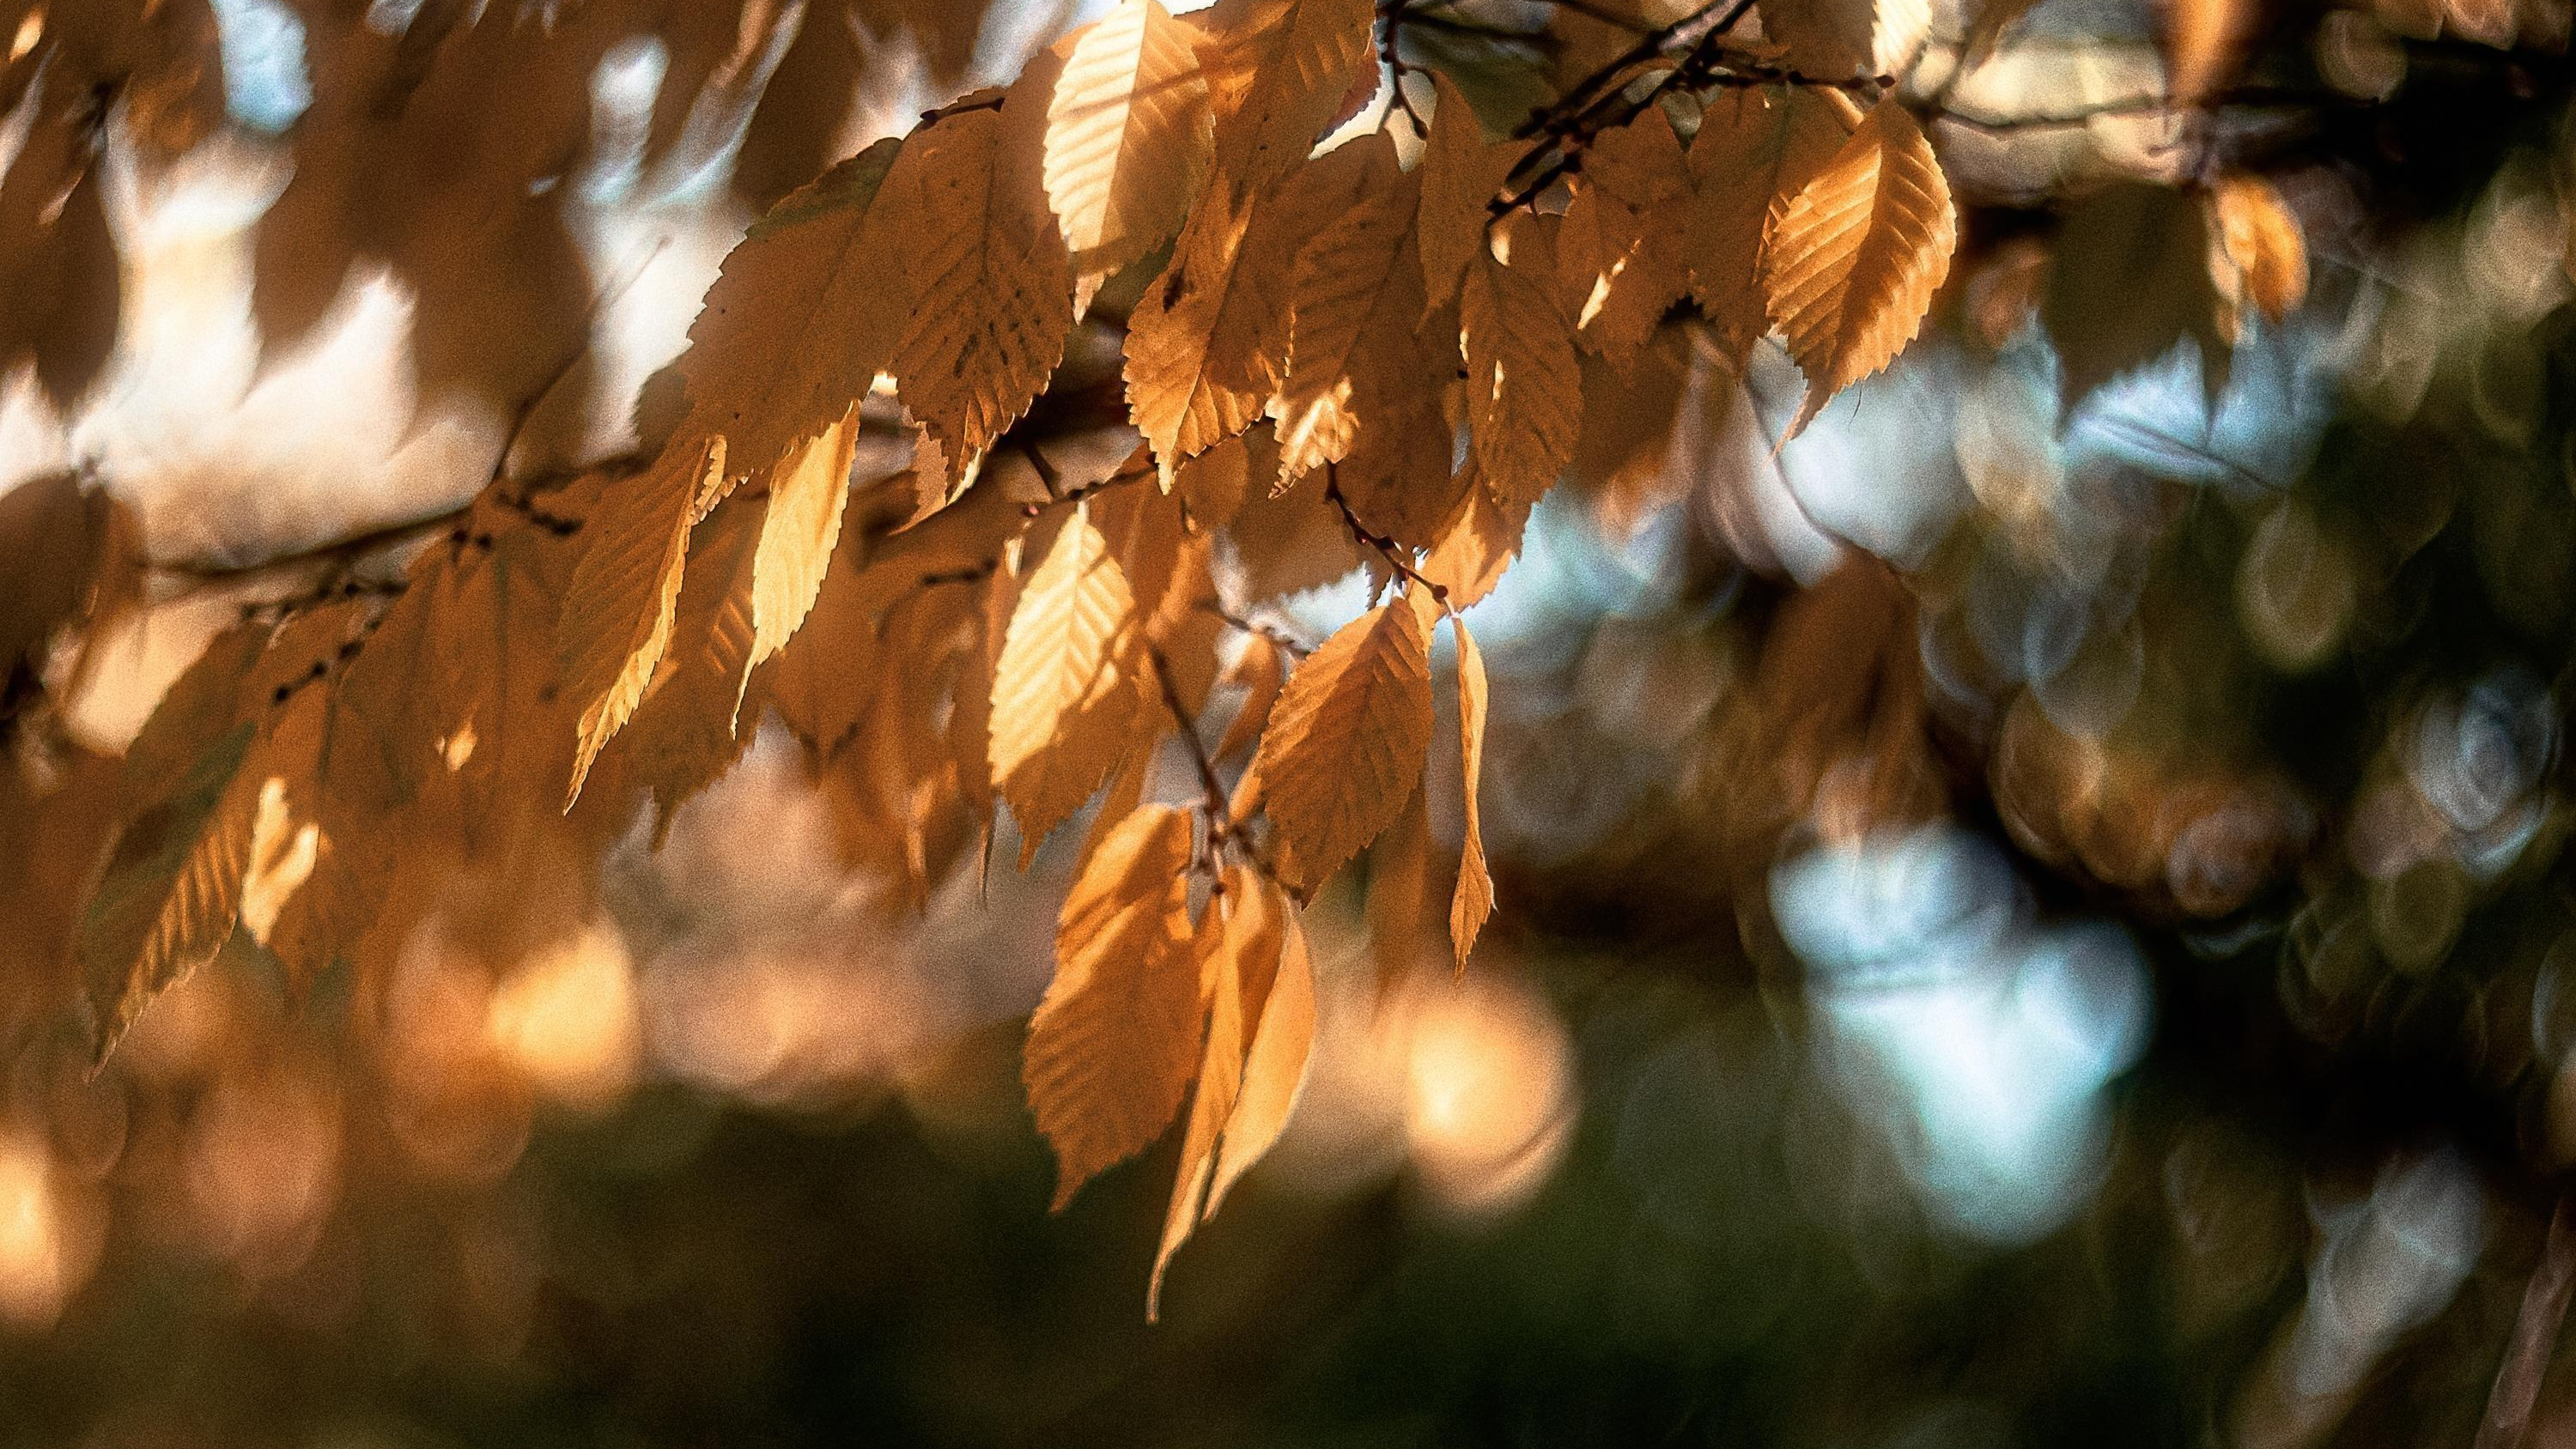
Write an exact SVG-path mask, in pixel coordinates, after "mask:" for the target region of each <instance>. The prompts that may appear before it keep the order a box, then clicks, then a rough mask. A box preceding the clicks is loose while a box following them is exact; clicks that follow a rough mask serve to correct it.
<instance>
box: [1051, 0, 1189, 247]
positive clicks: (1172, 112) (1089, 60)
mask: <svg viewBox="0 0 2576 1449" xmlns="http://www.w3.org/2000/svg"><path fill="white" fill-rule="evenodd" d="M1057 50H1058V52H1059V53H1061V54H1062V55H1063V57H1064V72H1063V74H1062V75H1060V76H1058V77H1057V78H1056V83H1055V95H1054V97H1053V99H1052V100H1051V101H1050V102H1049V103H1048V106H1047V132H1046V193H1047V201H1048V203H1049V204H1050V205H1051V206H1053V207H1054V209H1055V215H1056V221H1057V222H1058V224H1059V225H1061V226H1062V227H1063V229H1064V242H1065V245H1066V247H1068V248H1070V249H1071V251H1072V254H1073V256H1072V261H1073V265H1074V267H1075V269H1076V270H1077V271H1078V272H1080V273H1082V274H1085V275H1097V274H1100V273H1105V272H1113V271H1116V270H1117V269H1118V268H1120V267H1123V266H1125V265H1127V264H1128V263H1129V262H1132V261H1135V260H1136V259H1137V258H1139V257H1141V256H1143V255H1145V253H1147V252H1149V251H1151V250H1153V248H1154V247H1155V245H1156V244H1158V243H1160V242H1161V241H1162V240H1163V239H1164V238H1165V237H1168V236H1170V235H1171V234H1172V233H1173V232H1174V231H1176V230H1178V229H1179V227H1180V224H1181V219H1182V217H1183V216H1184V215H1186V214H1187V212H1188V210H1189V205H1190V198H1191V197H1192V196H1193V195H1195V194H1196V192H1197V190H1198V184H1199V180H1200V177H1201V175H1202V174H1203V173H1204V172H1205V170H1206V167H1207V158H1208V151H1209V148H1210V146H1211V145H1212V144H1213V132H1212V130H1211V119H1210V117H1209V114H1208V95H1207V78H1206V77H1205V76H1203V75H1202V74H1200V71H1199V57H1198V42H1197V38H1196V32H1195V31H1193V30H1192V29H1191V28H1190V27H1189V26H1187V25H1185V24H1182V23H1181V22H1179V21H1176V20H1174V19H1173V18H1172V16H1171V14H1170V12H1169V11H1166V10H1165V9H1164V8H1163V6H1162V3H1161V0H1119V4H1118V7H1117V8H1116V9H1114V10H1112V11H1110V12H1109V14H1108V15H1106V16H1104V17H1102V18H1101V20H1100V21H1099V23H1097V24H1095V25H1091V26H1089V27H1086V28H1085V29H1083V30H1081V31H1079V32H1077V33H1076V34H1074V35H1073V36H1072V37H1070V38H1069V39H1067V40H1065V41H1062V42H1060V43H1059V44H1058V46H1057Z"/></svg>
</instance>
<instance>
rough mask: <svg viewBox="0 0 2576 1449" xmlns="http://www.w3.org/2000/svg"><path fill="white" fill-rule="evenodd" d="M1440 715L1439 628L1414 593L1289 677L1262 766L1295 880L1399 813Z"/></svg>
mask: <svg viewBox="0 0 2576 1449" xmlns="http://www.w3.org/2000/svg"><path fill="white" fill-rule="evenodd" d="M1431 718H1432V709H1431V660H1430V652H1429V639H1428V636H1427V632H1426V630H1425V627H1424V621H1423V617H1422V614H1421V613H1420V611H1419V610H1418V609H1417V608H1416V607H1415V605H1414V604H1413V603H1412V602H1411V601H1410V600H1409V599H1407V600H1399V601H1397V602H1395V603H1391V604H1385V605H1381V606H1379V607H1378V608H1375V609H1371V610H1369V611H1368V612H1367V613H1365V614H1363V615H1361V616H1360V617H1359V618H1357V619H1355V620H1353V621H1351V622H1350V623H1348V624H1346V625H1344V626H1342V628H1341V629H1340V630H1339V631H1338V632H1336V633H1335V634H1334V635H1333V637H1331V638H1330V639H1327V640H1325V641H1324V643H1323V646H1322V647H1321V648H1319V649H1317V650H1316V651H1315V652H1314V653H1313V654H1311V655H1309V656H1307V658H1306V660H1305V662H1304V663H1302V664H1299V665H1298V666H1297V668H1296V670H1295V672H1293V673H1291V674H1290V675H1289V676H1288V684H1287V687H1286V688H1285V689H1283V690H1282V691H1281V692H1280V695H1279V703H1278V705H1277V706H1276V707H1274V708H1273V709H1272V710H1271V713H1270V728H1269V729H1268V730H1267V731H1266V732H1264V733H1263V735H1262V737H1261V749H1260V750H1259V752H1258V753H1257V754H1255V755H1254V757H1253V766H1252V768H1253V771H1254V773H1256V774H1257V775H1259V776H1260V777H1261V780H1262V783H1263V786H1264V788H1265V789H1266V790H1267V791H1268V796H1269V811H1270V819H1271V823H1272V824H1274V825H1275V826H1277V827H1278V830H1279V833H1280V835H1281V836H1282V837H1283V838H1284V839H1285V840H1286V841H1287V843H1288V844H1289V846H1290V847H1291V849H1292V851H1293V856H1294V872H1295V873H1294V874H1293V875H1292V876H1291V877H1290V879H1291V883H1292V884H1295V885H1297V886H1300V887H1302V888H1307V889H1311V888H1313V887H1315V886H1318V885H1321V884H1323V882H1324V881H1325V880H1326V879H1328V878H1330V877H1331V875H1332V874H1333V872H1334V871H1336V870H1338V869H1340V868H1341V864H1342V862H1344V861H1346V860H1348V859H1350V858H1351V857H1352V856H1353V855H1356V854H1358V853H1359V851H1360V848H1361V847H1363V846H1365V845H1367V844H1368V843H1369V842H1370V841H1371V840H1373V839H1375V838H1376V837H1377V834H1378V832H1379V831H1382V830H1384V829H1385V828H1386V827H1387V825H1388V824H1389V823H1390V822H1392V821H1393V820H1394V819H1395V816H1396V814H1397V812H1399V811H1401V810H1402V809H1403V808H1404V802H1405V801H1406V800H1407V799H1409V798H1411V796H1412V794H1413V791H1414V789H1415V788H1416V786H1417V784H1418V783H1419V781H1420V780H1421V777H1422V762H1423V757H1424V754H1425V752H1426V751H1427V750H1428V749H1429V748H1430V745H1431ZM1285 869H1286V868H1285V867H1283V870H1285Z"/></svg>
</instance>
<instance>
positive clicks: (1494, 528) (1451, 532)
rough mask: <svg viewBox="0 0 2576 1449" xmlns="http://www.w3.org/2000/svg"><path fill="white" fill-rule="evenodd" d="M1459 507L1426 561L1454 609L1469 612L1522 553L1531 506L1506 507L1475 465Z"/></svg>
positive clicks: (1445, 521)
mask: <svg viewBox="0 0 2576 1449" xmlns="http://www.w3.org/2000/svg"><path fill="white" fill-rule="evenodd" d="M1464 472H1465V476H1464V477H1463V478H1462V479H1461V480H1460V481H1461V482H1462V483H1463V485H1464V486H1463V487H1462V488H1461V490H1460V492H1459V494H1458V499H1457V502H1456V503H1454V504H1452V505H1451V507H1450V510H1449V514H1448V516H1447V517H1446V518H1444V519H1442V520H1441V524H1440V529H1439V535H1438V537H1437V538H1435V539H1434V540H1433V541H1432V544H1431V547H1430V548H1429V549H1428V550H1426V551H1425V552H1424V554H1423V556H1422V563H1421V569H1422V573H1423V575H1424V577H1426V578H1428V579H1430V580H1431V581H1432V582H1433V583H1436V584H1439V585H1440V586H1441V587H1443V588H1445V589H1447V590H1448V592H1449V606H1450V607H1451V608H1453V609H1465V608H1469V607H1471V606H1473V605H1475V604H1476V603H1478V602H1480V601H1482V600H1483V599H1484V597H1485V596H1486V595H1488V594H1490V593H1492V592H1493V591H1494V585H1496V584H1498V583H1500V582H1502V578H1503V571H1504V570H1505V569H1508V568H1510V567H1511V562H1512V558H1513V556H1514V555H1516V554H1518V553H1519V552H1520V548H1521V531H1522V530H1523V529H1524V528H1525V527H1527V526H1528V524H1529V515H1530V504H1529V502H1528V501H1527V500H1525V499H1524V500H1519V501H1514V502H1505V501H1504V500H1502V499H1498V498H1496V497H1495V496H1494V490H1492V489H1491V488H1488V487H1486V486H1485V480H1484V479H1483V478H1482V477H1479V476H1477V474H1476V472H1475V465H1474V464H1473V463H1472V462H1470V463H1469V464H1468V465H1467V467H1466V469H1465V470H1464Z"/></svg>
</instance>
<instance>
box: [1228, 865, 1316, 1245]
mask: <svg viewBox="0 0 2576 1449" xmlns="http://www.w3.org/2000/svg"><path fill="white" fill-rule="evenodd" d="M1272 904H1273V906H1274V907H1275V908H1276V909H1277V910H1278V913H1279V924H1280V945H1279V969H1278V971H1277V972H1276V974H1275V975H1273V977H1272V978H1271V980H1270V982H1269V983H1268V990H1267V991H1266V993H1265V994H1264V996H1263V999H1262V1002H1261V1006H1260V1011H1259V1017H1260V1021H1259V1025H1258V1026H1256V1027H1255V1028H1254V1030H1253V1033H1252V1045H1251V1047H1250V1049H1249V1050H1248V1051H1247V1052H1246V1053H1245V1056H1244V1059H1243V1085H1242V1087H1241V1089H1240V1090H1239V1091H1238V1092H1237V1093H1236V1096H1235V1099H1234V1111H1233V1112H1231V1113H1230V1114H1228V1115H1227V1117H1226V1123H1225V1134H1224V1136H1223V1137H1221V1138H1219V1139H1218V1141H1217V1148H1216V1165H1215V1167H1214V1168H1213V1170H1212V1171H1211V1172H1210V1173H1209V1179H1208V1198H1207V1210H1206V1212H1205V1214H1203V1215H1202V1219H1201V1220H1202V1221H1204V1220H1205V1218H1207V1217H1213V1216H1215V1214H1216V1210H1217V1209H1218V1208H1219V1207H1221V1206H1223V1205H1224V1203H1225V1199H1226V1195H1227V1194H1229V1193H1231V1192H1232V1191H1233V1190H1234V1185H1235V1184H1236V1183H1238V1182H1240V1181H1242V1180H1243V1175H1244V1174H1245V1173H1246V1172H1249V1171H1251V1170H1252V1165H1253V1164H1254V1163H1256V1162H1259V1161H1260V1160H1261V1159H1262V1157H1263V1155H1264V1154H1266V1153H1268V1152H1269V1151H1270V1148H1271V1145H1272V1144H1273V1143H1276V1142H1277V1141H1278V1140H1279V1133H1280V1131H1281V1130H1282V1129H1283V1128H1285V1127H1286V1126H1287V1125H1288V1118H1289V1116H1290V1115H1291V1114H1292V1113H1294V1112H1295V1111H1296V1110H1297V1099H1298V1097H1300V1096H1301V1095H1303V1094H1304V1092H1305V1088H1306V1068H1307V1064H1308V1063H1309V1061H1310V1060H1311V1059H1312V1057H1313V1054H1314V1045H1315V970H1314V964H1313V962H1312V961H1311V960H1310V959H1309V957H1308V955H1307V951H1306V931H1305V928H1304V926H1303V925H1302V924H1300V922H1299V920H1298V916H1297V912H1296V910H1295V909H1294V908H1292V907H1290V906H1289V905H1288V904H1287V903H1286V902H1284V901H1278V900H1275V899H1274V900H1273V902H1272ZM1260 964H1261V958H1260V956H1259V954H1258V953H1251V954H1247V955H1246V956H1245V957H1244V958H1243V974H1244V976H1245V978H1246V980H1247V982H1248V981H1249V980H1250V978H1251V974H1252V972H1253V970H1254V969H1255V968H1257V967H1258V966H1259V965H1260ZM1245 1000H1246V1002H1247V1003H1249V1001H1250V1000H1251V997H1250V994H1249V992H1248V990H1247V994H1246V997H1245ZM1246 1019H1247V1020H1249V1019H1251V1014H1250V1013H1249V1012H1247V1014H1246Z"/></svg>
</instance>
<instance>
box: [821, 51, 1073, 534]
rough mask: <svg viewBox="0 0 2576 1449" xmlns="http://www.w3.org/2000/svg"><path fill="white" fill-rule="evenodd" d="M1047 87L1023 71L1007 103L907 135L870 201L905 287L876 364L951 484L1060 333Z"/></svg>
mask: <svg viewBox="0 0 2576 1449" xmlns="http://www.w3.org/2000/svg"><path fill="white" fill-rule="evenodd" d="M1048 81H1049V77H1048V76H1047V75H1046V74H1045V72H1044V71H1042V70H1041V69H1039V68H1038V66H1037V65H1035V64H1033V65H1032V66H1031V68H1030V70H1029V71H1028V72H1027V73H1026V74H1024V75H1023V76H1022V77H1021V78H1020V82H1019V84H1017V85H1015V86H1014V87H1012V89H1011V91H1010V92H1009V93H1008V96H1007V99H1008V100H1009V101H1013V102H1016V106H1017V108H1016V109H1015V108H1013V107H1011V106H1009V105H1005V106H1004V107H1003V108H1002V109H982V110H960V111H954V112H952V113H951V114H949V115H947V116H945V117H943V118H941V119H940V120H939V121H937V122H936V123H933V124H930V125H926V126H924V127H923V128H922V129H921V130H919V131H916V132H915V133H914V134H913V136H912V138H911V139H910V140H908V141H906V142H905V144H904V150H903V153H902V154H901V155H899V156H897V157H896V158H895V163H894V166H893V168H892V169H891V170H890V171H889V172H888V173H887V175H886V182H885V189H884V191H883V193H882V194H881V196H880V197H879V200H878V206H877V211H876V213H875V215H876V216H877V218H879V219H880V220H881V221H882V223H883V226H882V231H883V235H884V236H885V239H886V248H887V259H889V260H891V261H893V263H894V264H895V267H896V268H897V269H898V270H899V271H900V272H901V273H902V274H903V276H904V277H905V279H906V280H907V281H908V282H909V284H910V286H911V288H912V293H913V295H912V298H911V310H910V314H909V317H908V320H907V321H906V323H905V325H904V329H903V333H902V336H901V338H900V339H899V340H898V341H897V343H896V344H895V348H894V352H893V354H892V360H891V363H890V365H889V370H890V371H892V372H893V373H894V377H895V384H896V389H897V391H898V392H899V393H900V394H901V395H902V397H903V403H904V406H905V407H906V408H908V409H910V410H911V412H912V415H913V417H915V418H916V419H918V420H920V422H921V423H922V425H923V426H924V427H926V428H928V429H929V430H930V433H931V435H932V436H933V437H935V438H937V439H938V440H939V445H940V448H941V450H942V452H943V453H944V454H945V455H946V457H947V460H948V467H949V477H950V480H951V482H952V484H953V483H954V481H955V480H956V479H958V478H960V477H962V476H964V473H965V470H966V469H967V467H969V466H970V465H971V464H972V463H973V462H974V460H976V459H977V458H979V457H981V456H982V454H983V452H984V450H985V449H986V448H987V447H989V446H991V445H992V442H993V440H994V439H996V438H998V437H1000V436H1001V435H1002V432H1003V430H1004V429H1006V428H1008V427H1009V426H1010V425H1011V424H1012V423H1014V422H1016V421H1018V420H1019V417H1020V415H1021V414H1022V413H1024V412H1026V411H1027V410H1028V406H1029V403H1030V401H1031V400H1032V399H1034V398H1035V397H1036V396H1037V395H1038V391H1039V390H1040V389H1041V388H1043V387H1045V386H1046V381H1047V376H1048V374H1050V373H1052V372H1053V371H1054V370H1055V366H1056V364H1057V363H1058V362H1060V361H1062V360H1063V358H1064V346H1065V336H1066V334H1067V333H1069V332H1070V331H1071V330H1072V328H1073V271H1072V266H1071V263H1070V262H1069V260H1068V258H1067V255H1066V252H1065V242H1064V234H1063V232H1062V231H1060V230H1059V229H1058V228H1057V226H1056V222H1055V218H1054V217H1053V216H1052V215H1051V214H1049V212H1048V211H1047V208H1046V202H1045V197H1044V194H1043V192H1042V190H1041V185H1040V179H1039V164H1040V156H1039V146H1040V144H1041V143H1042V140H1043V131H1042V127H1043V126H1044V124H1045V116H1044V114H1043V108H1042V107H1041V106H1040V105H1039V103H1038V102H1039V98H1040V97H1041V96H1042V95H1044V94H1045V89H1046V83H1047V82H1048ZM877 231H878V228H877V227H874V226H872V227H871V233H872V234H874V233H876V232H877Z"/></svg>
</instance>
